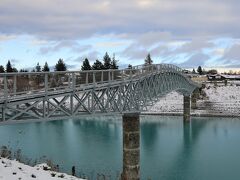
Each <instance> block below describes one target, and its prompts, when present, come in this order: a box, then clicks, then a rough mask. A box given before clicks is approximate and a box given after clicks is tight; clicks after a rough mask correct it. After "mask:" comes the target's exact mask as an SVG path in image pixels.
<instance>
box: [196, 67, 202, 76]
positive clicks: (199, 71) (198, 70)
mask: <svg viewBox="0 0 240 180" xmlns="http://www.w3.org/2000/svg"><path fill="white" fill-rule="evenodd" d="M197 72H198V74H200V75H202V74H203V70H202V67H201V66H198V68H197Z"/></svg>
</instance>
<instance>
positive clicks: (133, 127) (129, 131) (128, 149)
mask: <svg viewBox="0 0 240 180" xmlns="http://www.w3.org/2000/svg"><path fill="white" fill-rule="evenodd" d="M121 179H122V180H130V179H131V180H139V179H140V122H139V113H127V114H124V115H123V172H122V175H121Z"/></svg>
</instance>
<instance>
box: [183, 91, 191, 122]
mask: <svg viewBox="0 0 240 180" xmlns="http://www.w3.org/2000/svg"><path fill="white" fill-rule="evenodd" d="M190 105H191V97H190V95H184V96H183V121H184V122H190V118H191V117H190V111H191V106H190Z"/></svg>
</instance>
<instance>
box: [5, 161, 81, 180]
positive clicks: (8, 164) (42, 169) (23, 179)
mask: <svg viewBox="0 0 240 180" xmlns="http://www.w3.org/2000/svg"><path fill="white" fill-rule="evenodd" d="M48 169H50V168H49V167H48V166H47V165H46V164H40V165H36V166H34V167H31V166H28V165H25V164H22V163H20V162H18V161H16V160H9V159H6V158H0V180H33V179H36V180H81V179H80V178H77V177H74V176H70V175H67V174H65V173H59V172H54V171H51V170H48Z"/></svg>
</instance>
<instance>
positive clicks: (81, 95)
mask: <svg viewBox="0 0 240 180" xmlns="http://www.w3.org/2000/svg"><path fill="white" fill-rule="evenodd" d="M195 88H196V85H195V84H194V83H191V81H190V80H189V79H188V78H187V77H185V76H184V75H183V74H182V73H179V72H174V71H173V72H171V71H169V72H153V73H149V74H146V75H144V76H139V77H138V78H134V79H129V80H122V81H117V82H110V83H105V84H103V85H96V86H90V87H87V86H86V87H85V88H83V89H79V90H76V89H75V88H74V90H70V91H69V92H64V93H61V94H60V93H55V94H53V95H48V94H44V95H42V96H38V97H36V98H29V99H27V98H26V99H21V100H17V101H12V102H6V103H4V104H2V105H1V106H0V112H1V117H0V121H22V120H30V119H31V120H47V119H62V118H67V117H77V116H81V115H83V114H97V113H102V114H110V113H112V114H114V113H124V112H136V111H144V110H147V108H148V106H151V105H153V104H154V103H155V102H156V101H158V100H159V98H160V97H161V96H163V95H165V94H167V93H169V92H171V91H174V90H175V91H178V92H180V93H182V94H184V95H186V94H187V95H189V94H191V93H192V92H193V91H194V89H195Z"/></svg>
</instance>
